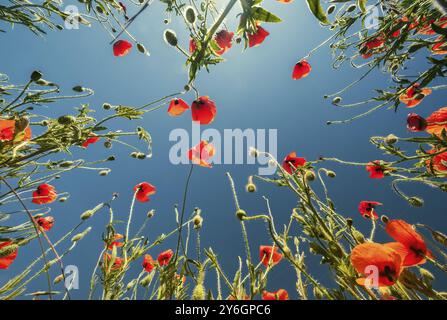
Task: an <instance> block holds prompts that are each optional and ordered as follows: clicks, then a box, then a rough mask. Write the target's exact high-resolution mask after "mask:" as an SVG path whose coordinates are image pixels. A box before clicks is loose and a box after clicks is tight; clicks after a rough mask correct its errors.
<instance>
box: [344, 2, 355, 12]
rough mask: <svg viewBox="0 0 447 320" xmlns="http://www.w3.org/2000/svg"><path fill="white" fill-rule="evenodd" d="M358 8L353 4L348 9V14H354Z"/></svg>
mask: <svg viewBox="0 0 447 320" xmlns="http://www.w3.org/2000/svg"><path fill="white" fill-rule="evenodd" d="M356 8H357V5H355V4H351V5H350V6H349V7H348V9H346V11H347V12H352V11H354V10H355V9H356Z"/></svg>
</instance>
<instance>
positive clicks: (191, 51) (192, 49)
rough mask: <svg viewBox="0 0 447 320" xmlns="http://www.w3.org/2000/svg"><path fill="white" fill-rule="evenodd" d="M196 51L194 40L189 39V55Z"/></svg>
mask: <svg viewBox="0 0 447 320" xmlns="http://www.w3.org/2000/svg"><path fill="white" fill-rule="evenodd" d="M196 50H197V45H196V40H194V39H192V38H191V39H189V53H194V52H195V51H196Z"/></svg>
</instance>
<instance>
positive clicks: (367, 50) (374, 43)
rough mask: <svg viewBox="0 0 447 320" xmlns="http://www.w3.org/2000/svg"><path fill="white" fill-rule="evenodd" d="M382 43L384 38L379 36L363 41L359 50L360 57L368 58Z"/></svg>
mask: <svg viewBox="0 0 447 320" xmlns="http://www.w3.org/2000/svg"><path fill="white" fill-rule="evenodd" d="M384 44H385V40H384V39H382V38H381V37H378V38H376V39H372V40H370V41H368V42H366V43H364V44H363V46H362V48H361V49H360V52H362V57H363V58H364V59H368V58H370V57H371V56H372V55H373V53H374V51H378V48H382V47H383V45H384Z"/></svg>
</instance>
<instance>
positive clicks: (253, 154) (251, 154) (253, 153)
mask: <svg viewBox="0 0 447 320" xmlns="http://www.w3.org/2000/svg"><path fill="white" fill-rule="evenodd" d="M258 155H259V151H258V150H256V149H255V148H253V147H250V156H251V157H253V158H256V157H257V156H258Z"/></svg>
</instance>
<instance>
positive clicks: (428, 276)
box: [419, 267, 435, 283]
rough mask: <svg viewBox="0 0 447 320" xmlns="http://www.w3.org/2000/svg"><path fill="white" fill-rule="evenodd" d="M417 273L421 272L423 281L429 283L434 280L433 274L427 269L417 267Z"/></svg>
mask: <svg viewBox="0 0 447 320" xmlns="http://www.w3.org/2000/svg"><path fill="white" fill-rule="evenodd" d="M419 273H420V274H421V276H422V279H424V282H427V283H431V282H432V281H433V280H435V276H434V275H433V274H432V273H431V272H430V271H428V270H427V269H424V268H421V267H419Z"/></svg>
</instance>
